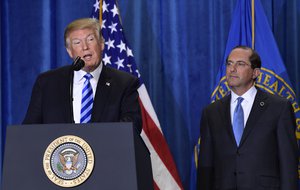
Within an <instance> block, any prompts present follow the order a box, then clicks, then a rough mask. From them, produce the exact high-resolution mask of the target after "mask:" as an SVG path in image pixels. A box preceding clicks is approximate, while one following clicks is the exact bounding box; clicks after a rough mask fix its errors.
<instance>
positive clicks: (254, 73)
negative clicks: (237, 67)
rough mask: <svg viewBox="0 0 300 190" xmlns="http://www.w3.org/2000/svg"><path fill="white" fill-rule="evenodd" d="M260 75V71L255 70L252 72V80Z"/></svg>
mask: <svg viewBox="0 0 300 190" xmlns="http://www.w3.org/2000/svg"><path fill="white" fill-rule="evenodd" d="M259 75H260V69H259V68H255V69H254V71H253V76H252V78H253V79H256V78H257V77H258V76H259Z"/></svg>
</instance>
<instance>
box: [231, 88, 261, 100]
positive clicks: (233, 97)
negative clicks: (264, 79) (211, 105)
mask: <svg viewBox="0 0 300 190" xmlns="http://www.w3.org/2000/svg"><path fill="white" fill-rule="evenodd" d="M256 93H257V89H256V88H255V86H254V85H253V86H252V87H251V88H250V89H249V90H248V91H247V92H245V93H244V94H243V95H242V96H238V95H237V94H236V93H234V92H233V91H231V103H234V102H235V101H237V98H238V97H242V98H244V100H246V101H247V102H250V100H252V99H254V97H255V95H256Z"/></svg>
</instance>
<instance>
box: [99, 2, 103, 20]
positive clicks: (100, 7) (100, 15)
mask: <svg viewBox="0 0 300 190" xmlns="http://www.w3.org/2000/svg"><path fill="white" fill-rule="evenodd" d="M102 1H103V0H99V23H100V26H102V4H103V2H102Z"/></svg>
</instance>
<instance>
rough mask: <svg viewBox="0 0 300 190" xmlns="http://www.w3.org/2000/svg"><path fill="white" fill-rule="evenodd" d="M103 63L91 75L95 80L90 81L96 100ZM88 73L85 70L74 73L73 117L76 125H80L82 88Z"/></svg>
mask: <svg viewBox="0 0 300 190" xmlns="http://www.w3.org/2000/svg"><path fill="white" fill-rule="evenodd" d="M102 67H103V66H102V63H101V64H100V65H99V67H97V69H95V70H94V71H93V72H91V73H90V74H91V75H92V76H93V78H91V79H90V83H91V86H92V89H93V97H94V98H95V94H96V89H97V83H98V80H99V77H100V74H101V71H102ZM86 73H87V72H85V71H83V70H79V71H74V79H73V116H74V121H75V123H80V110H81V98H82V88H83V84H84V81H85V78H84V75H85V74H86Z"/></svg>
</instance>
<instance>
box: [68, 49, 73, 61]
mask: <svg viewBox="0 0 300 190" xmlns="http://www.w3.org/2000/svg"><path fill="white" fill-rule="evenodd" d="M66 49H67V52H68V54H69V56H70V57H71V58H72V59H73V53H72V51H71V50H70V48H66Z"/></svg>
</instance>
